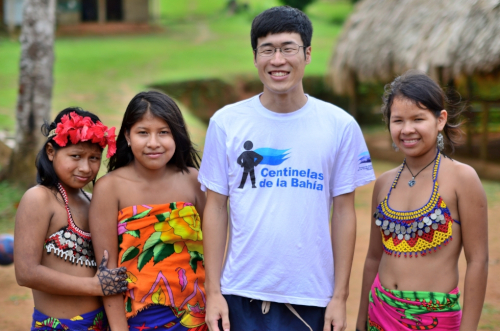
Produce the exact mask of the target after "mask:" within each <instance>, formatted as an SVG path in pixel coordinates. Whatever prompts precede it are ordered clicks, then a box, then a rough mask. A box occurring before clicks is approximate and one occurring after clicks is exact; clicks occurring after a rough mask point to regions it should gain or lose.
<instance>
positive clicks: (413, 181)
mask: <svg viewBox="0 0 500 331" xmlns="http://www.w3.org/2000/svg"><path fill="white" fill-rule="evenodd" d="M438 155H439V153H438V154H436V157H437V156H438ZM436 157H435V158H434V159H432V161H431V163H429V164H428V165H426V166H425V167H423V168H422V169H421V170H420V171H419V172H417V174H416V175H414V174H413V172H411V169H410V167H409V166H408V164H407V163H406V158H405V160H404V162H403V163H404V165H406V167H407V168H408V171H409V172H410V174H411V175H412V178H411V179H410V180H409V181H408V186H410V187H413V185H415V177H417V176H418V174H419V173H421V172H422V171H423V170H424V169H425V168H427V167H428V166H430V165H431V164H433V163H434V161H436Z"/></svg>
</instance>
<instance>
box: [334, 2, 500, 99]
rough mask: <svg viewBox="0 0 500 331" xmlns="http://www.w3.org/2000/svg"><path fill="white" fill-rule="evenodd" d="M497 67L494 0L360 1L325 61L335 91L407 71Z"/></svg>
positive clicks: (498, 19)
mask: <svg viewBox="0 0 500 331" xmlns="http://www.w3.org/2000/svg"><path fill="white" fill-rule="evenodd" d="M499 68H500V0H363V1H361V2H360V3H359V4H358V5H357V7H356V10H355V11H354V13H353V14H352V15H351V17H350V18H349V20H348V21H347V22H346V24H345V26H344V30H343V32H342V34H341V35H340V36H339V39H338V41H337V45H336V47H335V52H334V55H333V57H332V59H331V62H330V70H329V76H330V78H331V83H332V85H333V87H334V89H335V91H336V92H337V93H339V94H350V93H352V92H353V91H352V89H353V88H354V86H355V81H354V80H356V81H359V82H369V81H383V82H388V81H391V80H392V79H393V78H394V77H395V76H396V75H398V74H401V73H402V72H404V71H406V70H408V69H420V70H423V71H425V72H427V73H428V74H430V75H431V76H433V77H435V78H441V77H439V71H441V70H444V73H443V74H444V77H445V78H447V77H457V76H459V75H475V74H482V73H485V74H489V73H491V72H492V71H495V70H498V69H499Z"/></svg>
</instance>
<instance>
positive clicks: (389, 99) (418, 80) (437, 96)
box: [382, 70, 465, 152]
mask: <svg viewBox="0 0 500 331" xmlns="http://www.w3.org/2000/svg"><path fill="white" fill-rule="evenodd" d="M448 93H449V94H451V93H453V90H452V89H449V91H448ZM396 97H400V98H403V99H404V100H409V101H410V102H412V103H414V104H415V105H416V106H417V107H419V108H421V109H427V110H429V111H430V112H431V113H432V114H433V115H434V116H435V117H436V118H437V117H439V115H440V114H441V110H443V109H446V108H445V104H446V105H447V108H448V109H446V110H447V112H448V120H447V122H446V124H445V126H444V128H443V133H444V136H445V137H446V139H445V142H447V144H448V145H450V147H451V151H452V152H453V151H455V146H457V145H458V143H459V139H460V137H461V136H462V133H463V132H462V130H461V129H460V126H461V125H462V122H461V121H460V115H461V114H462V113H463V111H464V110H465V107H463V106H462V105H461V103H460V102H455V101H452V100H451V97H449V96H447V95H446V94H445V93H444V91H443V89H442V88H441V87H440V86H439V85H438V84H437V83H436V82H435V81H434V80H432V78H430V77H429V76H427V75H426V74H424V73H422V72H420V71H417V70H409V71H407V72H406V73H404V74H403V75H401V76H399V77H396V79H395V80H394V81H393V82H392V83H390V84H387V85H386V86H385V93H384V96H383V98H382V100H383V105H382V115H383V116H384V120H385V122H386V124H387V128H389V130H390V119H391V107H392V103H393V102H394V99H395V98H396Z"/></svg>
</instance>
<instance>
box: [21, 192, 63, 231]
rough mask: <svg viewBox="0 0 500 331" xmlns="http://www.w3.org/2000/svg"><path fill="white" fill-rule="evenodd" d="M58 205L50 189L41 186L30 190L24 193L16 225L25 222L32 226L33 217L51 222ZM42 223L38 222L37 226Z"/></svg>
mask: <svg viewBox="0 0 500 331" xmlns="http://www.w3.org/2000/svg"><path fill="white" fill-rule="evenodd" d="M61 202H62V201H61ZM57 203H58V202H57V197H56V195H55V192H54V191H53V190H51V189H50V188H47V187H45V186H41V185H37V186H34V187H32V188H30V189H29V190H27V191H26V192H25V193H24V195H23V197H22V199H21V201H20V202H19V208H18V209H17V213H16V224H18V225H20V224H21V223H24V221H26V222H28V223H29V224H31V222H32V218H33V217H36V218H37V219H39V220H47V222H49V220H50V219H51V217H52V215H54V213H55V210H56V208H57V207H56V205H57ZM41 223H42V222H37V224H41ZM47 224H48V223H47Z"/></svg>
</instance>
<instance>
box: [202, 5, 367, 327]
mask: <svg viewBox="0 0 500 331" xmlns="http://www.w3.org/2000/svg"><path fill="white" fill-rule="evenodd" d="M311 37H312V25H311V22H310V20H309V19H308V18H307V16H306V15H305V14H304V13H302V12H301V11H299V10H297V9H294V8H291V7H287V6H283V7H274V8H271V9H269V10H266V11H264V12H263V13H261V14H260V15H258V16H257V17H256V18H255V19H254V21H253V23H252V30H251V42H252V48H253V50H254V64H255V67H256V68H257V70H258V73H259V77H260V79H261V81H262V83H263V85H264V91H263V93H261V94H259V95H257V96H255V97H253V98H250V99H247V100H244V101H241V102H238V103H236V104H232V105H228V106H226V107H224V108H222V109H221V110H219V111H218V112H217V113H215V115H214V116H213V117H212V118H211V120H210V125H209V128H208V131H207V137H206V142H205V149H204V154H203V161H202V164H201V169H200V173H199V177H198V179H199V181H200V183H201V184H202V187H203V188H204V189H205V190H207V204H206V208H205V211H204V219H203V237H204V253H205V254H204V257H205V269H206V282H205V289H206V294H207V304H206V309H207V311H206V321H207V324H208V326H209V329H210V330H212V331H213V330H219V329H220V330H229V328H231V330H232V331H236V330H244V331H249V330H308V329H309V330H331V329H332V327H334V329H335V331H339V330H344V329H345V327H346V300H347V296H348V291H349V289H348V287H349V275H350V271H351V264H352V258H353V252H354V242H355V238H356V215H355V211H354V190H355V189H356V187H358V186H361V185H364V184H366V183H368V182H370V181H372V180H374V179H375V177H374V174H373V168H372V165H371V160H370V156H369V154H368V150H367V148H366V144H365V141H364V139H363V136H362V134H361V130H360V128H359V126H358V124H357V123H356V121H355V120H354V119H353V118H352V116H350V115H349V114H347V113H346V112H345V111H343V110H342V109H340V108H338V107H336V106H334V105H332V104H329V103H326V102H323V101H320V100H318V99H315V98H313V97H311V96H308V95H306V94H304V90H303V87H302V77H303V76H304V69H305V66H306V65H307V64H309V63H310V61H311V46H310V45H311ZM248 177H250V179H248ZM228 200H229V204H228ZM228 205H229V217H228ZM332 210H333V213H331V211H332ZM330 215H332V218H331V235H330V225H329V221H330ZM228 220H229V221H228ZM228 224H229V242H228V244H227V254H226V257H225V261H224V251H225V247H226V240H227V231H228ZM223 261H224V265H223Z"/></svg>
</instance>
